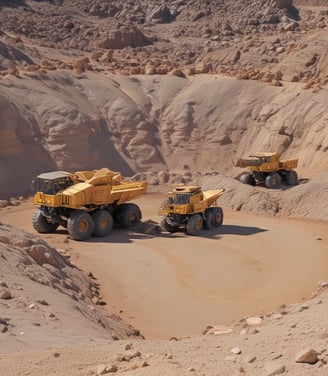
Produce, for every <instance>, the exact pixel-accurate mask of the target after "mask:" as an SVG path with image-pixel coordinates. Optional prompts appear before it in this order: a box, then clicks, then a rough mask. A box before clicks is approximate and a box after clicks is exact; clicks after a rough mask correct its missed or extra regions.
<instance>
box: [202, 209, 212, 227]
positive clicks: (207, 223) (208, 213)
mask: <svg viewBox="0 0 328 376" xmlns="http://www.w3.org/2000/svg"><path fill="white" fill-rule="evenodd" d="M213 218H214V208H207V209H206V210H205V219H204V227H205V228H206V229H208V230H210V229H211V228H213V227H214V223H213Z"/></svg>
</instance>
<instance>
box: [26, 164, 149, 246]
mask: <svg viewBox="0 0 328 376" xmlns="http://www.w3.org/2000/svg"><path fill="white" fill-rule="evenodd" d="M32 189H33V190H34V191H35V192H36V193H35V195H34V198H33V202H34V204H35V205H37V206H38V209H37V210H36V211H35V212H34V214H33V218H32V223H33V227H34V229H35V230H36V231H38V232H39V233H51V232H54V231H56V229H57V228H58V226H60V225H61V226H63V227H65V228H67V231H68V233H69V235H70V236H71V237H72V238H73V239H75V240H86V239H88V238H89V237H90V236H91V235H94V236H99V237H103V236H106V235H108V234H109V233H110V232H111V231H112V228H113V223H114V222H116V223H118V224H120V225H121V226H122V227H126V228H127V227H130V226H132V225H134V224H136V223H137V222H138V221H140V219H141V210H140V208H139V207H138V206H137V205H136V204H134V203H129V202H128V201H131V200H133V199H134V198H136V197H138V196H140V195H142V194H144V193H146V189H147V182H133V181H126V180H123V179H122V177H121V174H120V173H119V172H115V171H112V170H110V169H108V168H102V169H100V170H91V171H78V172H74V173H70V172H65V171H53V172H46V173H43V174H40V175H38V176H37V177H36V178H35V179H33V181H32Z"/></svg>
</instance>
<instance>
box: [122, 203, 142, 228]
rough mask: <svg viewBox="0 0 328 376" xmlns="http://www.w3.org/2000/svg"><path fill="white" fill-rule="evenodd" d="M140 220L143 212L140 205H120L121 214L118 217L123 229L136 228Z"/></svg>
mask: <svg viewBox="0 0 328 376" xmlns="http://www.w3.org/2000/svg"><path fill="white" fill-rule="evenodd" d="M140 220H141V211H140V209H139V206H138V205H136V204H133V203H127V204H122V205H120V212H119V214H118V216H117V221H118V223H119V224H120V225H121V226H122V227H124V228H129V227H131V226H135V225H136V224H138V222H140Z"/></svg>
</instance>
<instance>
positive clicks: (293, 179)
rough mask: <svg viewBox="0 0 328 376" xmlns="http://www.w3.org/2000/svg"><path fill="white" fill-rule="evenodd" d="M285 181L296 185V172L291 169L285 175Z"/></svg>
mask: <svg viewBox="0 0 328 376" xmlns="http://www.w3.org/2000/svg"><path fill="white" fill-rule="evenodd" d="M286 183H287V184H288V185H297V183H298V176H297V172H296V171H294V170H291V171H289V172H288V173H287V175H286Z"/></svg>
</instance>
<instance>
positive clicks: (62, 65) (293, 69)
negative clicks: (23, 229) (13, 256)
mask: <svg viewBox="0 0 328 376" xmlns="http://www.w3.org/2000/svg"><path fill="white" fill-rule="evenodd" d="M311 4H312V3H311ZM309 5H310V4H307V3H306V2H301V1H299V2H292V1H264V0H263V1H262V0H261V1H256V2H252V1H248V2H240V1H239V2H238V1H237V2H236V1H231V2H230V1H226V2H221V1H217V2H205V3H204V2H199V1H196V2H193V4H192V6H189V4H187V3H186V2H184V1H179V2H176V1H175V2H173V1H169V2H168V3H167V4H166V5H163V4H161V3H160V2H158V3H155V4H153V3H152V4H148V2H146V1H139V2H137V4H135V6H133V7H132V6H131V4H128V3H126V4H121V3H119V2H111V4H109V3H106V2H81V1H78V0H75V1H60V2H57V1H51V2H38V1H17V2H14V3H12V2H3V3H2V5H1V8H0V20H1V24H2V30H1V33H0V68H1V70H0V116H1V119H2V120H1V123H0V153H1V159H0V164H1V169H0V183H1V191H0V195H1V196H2V197H1V198H7V196H8V195H19V194H28V193H30V190H29V184H30V180H31V178H32V177H33V176H34V175H35V174H37V173H39V172H42V171H45V170H54V169H61V170H69V171H75V170H81V169H90V168H98V167H102V166H104V165H106V166H108V167H110V168H112V169H116V170H119V171H121V172H122V174H123V175H126V176H131V175H134V174H135V173H137V172H149V171H154V172H158V171H162V170H164V171H170V172H175V171H180V172H181V171H183V172H188V173H189V174H193V173H194V172H199V171H201V172H208V171H209V172H211V171H214V172H218V171H219V172H224V173H225V174H227V175H231V176H233V175H236V174H237V171H235V170H234V169H233V168H232V163H231V162H232V160H233V158H234V157H236V156H241V155H247V154H249V153H250V152H252V151H254V150H275V151H278V152H280V153H281V154H282V155H283V156H286V157H294V156H298V157H299V158H300V164H299V171H300V173H301V174H304V175H310V176H312V175H315V174H317V173H318V172H319V173H320V171H323V170H326V169H327V155H328V153H327V148H328V147H327V145H328V142H327V141H328V132H327V127H326V120H327V119H326V118H327V112H326V103H327V85H326V84H327V82H328V79H327V72H328V54H327V52H326V45H327V38H328V34H327V32H326V30H327V26H326V25H327V24H328V8H327V9H326V8H325V7H324V6H322V4H318V5H320V6H316V7H313V6H311V7H310V6H309ZM241 9H242V11H241ZM205 170H206V171H205Z"/></svg>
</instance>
